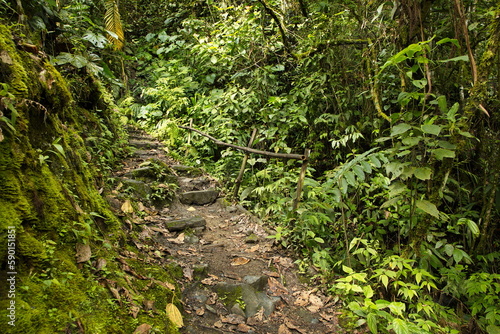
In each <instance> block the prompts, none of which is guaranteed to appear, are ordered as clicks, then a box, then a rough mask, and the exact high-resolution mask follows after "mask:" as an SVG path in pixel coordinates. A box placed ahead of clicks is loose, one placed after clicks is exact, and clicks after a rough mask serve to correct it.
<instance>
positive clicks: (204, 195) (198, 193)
mask: <svg viewBox="0 0 500 334" xmlns="http://www.w3.org/2000/svg"><path fill="white" fill-rule="evenodd" d="M218 196H219V193H218V191H216V190H215V189H213V188H211V189H206V190H195V191H187V192H184V193H181V194H180V195H179V200H180V201H181V203H183V204H187V205H191V204H193V205H205V204H211V203H213V202H214V201H215V200H216V199H217V197H218Z"/></svg>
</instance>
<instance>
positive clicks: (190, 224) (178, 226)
mask: <svg viewBox="0 0 500 334" xmlns="http://www.w3.org/2000/svg"><path fill="white" fill-rule="evenodd" d="M206 225H207V222H206V221H205V218H203V217H199V216H195V217H190V218H184V219H174V220H167V221H165V227H166V228H167V229H168V230H169V231H170V232H174V231H183V230H186V229H188V228H198V227H205V226H206Z"/></svg>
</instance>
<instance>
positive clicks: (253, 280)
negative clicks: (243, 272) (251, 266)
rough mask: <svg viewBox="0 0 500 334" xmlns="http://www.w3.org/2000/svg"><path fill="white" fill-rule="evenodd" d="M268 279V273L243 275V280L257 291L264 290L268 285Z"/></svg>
mask: <svg viewBox="0 0 500 334" xmlns="http://www.w3.org/2000/svg"><path fill="white" fill-rule="evenodd" d="M267 279H268V277H267V276H266V275H262V276H250V275H248V276H245V277H243V282H244V283H246V284H248V285H250V286H251V287H252V288H254V289H255V290H257V291H264V290H265V288H266V286H267Z"/></svg>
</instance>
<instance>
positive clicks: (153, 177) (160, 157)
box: [110, 130, 343, 334]
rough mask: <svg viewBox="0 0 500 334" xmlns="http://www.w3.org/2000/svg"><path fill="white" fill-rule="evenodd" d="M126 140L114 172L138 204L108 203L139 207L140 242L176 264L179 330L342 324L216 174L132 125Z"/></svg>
mask: <svg viewBox="0 0 500 334" xmlns="http://www.w3.org/2000/svg"><path fill="white" fill-rule="evenodd" d="M130 145H131V146H133V147H135V153H134V155H133V156H132V157H131V158H129V159H128V160H126V161H125V162H124V169H123V170H121V171H119V172H117V173H116V175H115V176H116V179H117V180H118V181H119V182H118V181H117V184H119V187H121V188H122V189H120V191H126V192H128V193H129V194H130V195H131V196H135V198H136V201H133V203H136V204H134V205H137V206H138V207H137V208H135V209H134V210H132V202H130V201H125V202H124V203H122V202H119V203H118V202H116V203H114V204H115V207H116V209H117V210H121V211H122V212H127V210H129V211H130V212H132V211H139V212H140V215H138V216H136V217H135V218H134V219H132V220H127V224H128V225H129V226H128V227H129V229H130V231H135V232H134V233H136V234H135V235H134V236H135V238H134V240H135V241H134V243H135V244H136V246H137V247H138V249H140V250H141V251H143V252H147V253H148V254H151V256H153V257H155V256H156V257H161V258H163V259H165V261H166V262H168V263H170V264H172V263H174V264H175V265H176V266H177V268H179V272H180V271H181V270H182V278H181V279H180V281H179V283H180V285H181V288H182V296H183V301H182V302H183V310H182V311H183V312H182V314H183V318H184V326H183V327H182V328H181V333H189V334H201V333H258V334H267V333H279V334H290V333H302V334H305V333H307V334H313V333H318V334H325V333H342V332H343V331H342V330H340V329H339V327H338V326H337V314H338V312H337V309H336V308H335V303H336V301H335V300H333V299H332V298H330V297H327V296H325V295H323V294H322V293H321V292H320V291H318V289H316V288H314V287H312V286H307V284H305V283H303V281H304V280H306V278H304V277H300V276H299V275H298V274H297V269H296V266H295V265H294V263H293V262H294V260H293V259H292V258H290V257H288V256H286V255H285V254H283V252H282V251H280V250H279V249H278V248H277V247H275V246H274V245H273V239H270V238H266V237H267V236H268V232H266V230H265V228H264V227H263V225H262V224H261V222H260V221H259V220H258V219H257V218H256V217H254V216H252V215H251V214H250V213H249V212H248V211H246V210H245V209H244V208H243V207H241V206H240V205H231V204H230V203H228V202H227V201H226V200H225V199H224V198H223V197H222V196H221V195H220V194H219V191H218V187H217V186H218V185H217V182H216V180H214V179H213V178H211V177H210V176H209V175H206V174H205V173H203V171H201V170H200V169H198V168H194V167H189V166H184V165H181V164H179V163H177V162H176V161H173V160H172V159H171V158H169V157H168V155H167V154H166V153H165V150H164V148H163V146H162V145H161V144H160V143H159V142H158V141H156V140H154V139H152V138H151V137H150V136H148V135H146V134H145V133H143V132H140V131H137V130H131V131H130ZM123 188H126V189H123ZM110 200H111V201H112V199H110ZM129 205H130V207H129ZM301 281H302V282H301Z"/></svg>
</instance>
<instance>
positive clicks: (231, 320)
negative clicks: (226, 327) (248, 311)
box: [220, 314, 245, 325]
mask: <svg viewBox="0 0 500 334" xmlns="http://www.w3.org/2000/svg"><path fill="white" fill-rule="evenodd" d="M220 320H221V321H222V322H224V323H226V324H231V325H239V324H244V323H245V317H244V316H241V315H239V314H229V315H228V316H227V317H225V316H223V315H221V317H220Z"/></svg>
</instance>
